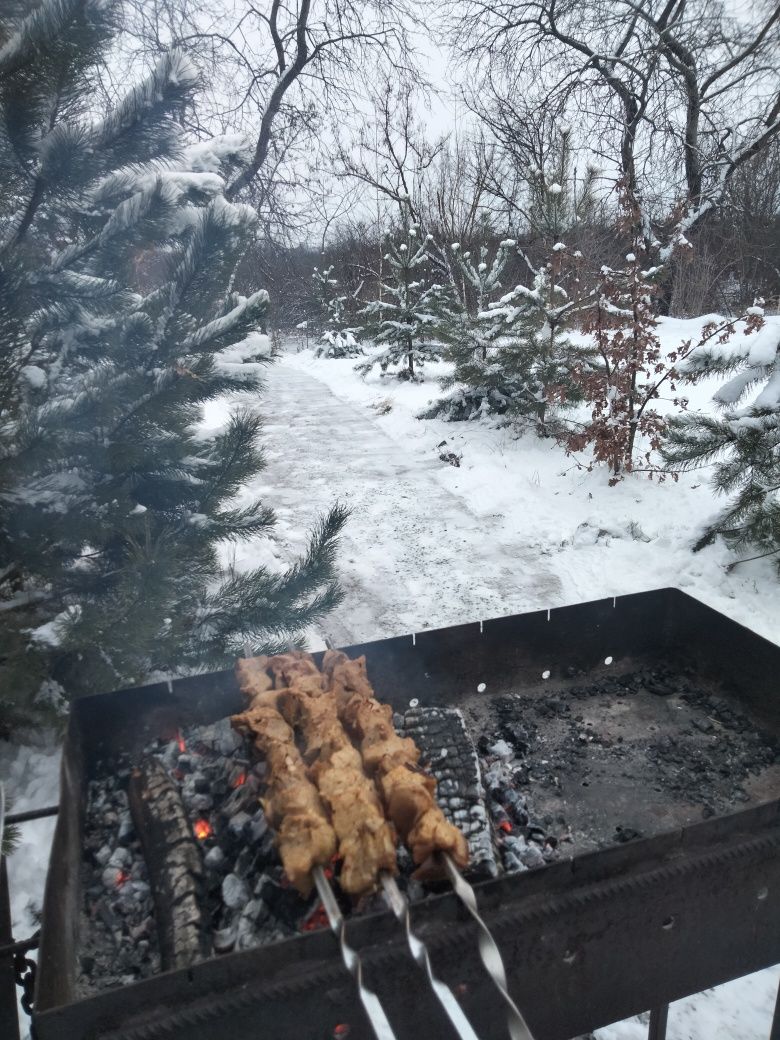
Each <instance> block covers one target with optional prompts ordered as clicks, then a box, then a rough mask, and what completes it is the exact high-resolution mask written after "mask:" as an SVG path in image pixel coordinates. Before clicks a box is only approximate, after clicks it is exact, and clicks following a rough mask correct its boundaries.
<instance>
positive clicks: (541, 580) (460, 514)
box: [258, 359, 561, 645]
mask: <svg viewBox="0 0 780 1040" xmlns="http://www.w3.org/2000/svg"><path fill="white" fill-rule="evenodd" d="M267 382H268V389H267V392H266V394H265V395H264V399H263V405H264V408H263V410H264V414H265V415H266V416H267V417H268V418H267V420H266V425H265V428H264V438H263V442H264V446H265V453H266V459H267V464H268V465H267V468H266V470H265V471H264V473H263V474H262V486H261V487H260V488H259V489H258V490H259V491H260V493H261V494H262V493H263V491H264V490H265V486H266V485H267V487H268V489H269V490H270V488H273V489H274V493H273V498H270V496H264V497H265V500H266V501H272V502H273V505H274V508H275V509H276V510H277V512H278V514H279V517H280V520H282V522H283V523H282V528H283V530H284V529H286V530H287V532H288V533H287V540H288V545H289V547H290V548H296V549H297V548H299V547H300V546H299V545H296V544H294V543H293V542H292V540H291V539H290V533H289V532H290V531H291V530H292V529H293V528H294V529H295V530H296V531H301V530H302V529H304V526H303V521H304V520H311V519H313V518H314V517H315V516H317V515H321V514H322V513H323V512H324V511H325V510H326V509H327V508H328V506H330V505H331V504H332V503H333V502H335V501H336V500H338V501H340V502H342V503H344V504H345V505H347V506H348V507H349V508H350V509H351V510H352V516H351V518H350V520H349V522H348V524H347V527H346V530H345V532H344V535H343V538H342V544H341V551H340V553H339V560H338V566H339V573H340V578H341V581H342V584H343V586H344V590H345V592H346V596H345V599H344V602H343V603H342V605H341V607H340V608H339V609H338V610H337V611H335V612H334V614H332V615H331V616H330V617H329V618H328V619H327V621H326V622H325V624H324V630H325V634H326V635H327V636H328V638H330V639H331V640H332V641H333V642H334V643H335V644H336V645H346V644H348V643H352V642H357V641H362V640H367V639H372V638H377V637H381V636H389V635H400V634H402V633H406V632H413V631H416V630H419V629H420V628H425V627H436V626H441V625H447V624H456V623H458V622H462V621H475V620H479V619H481V618H488V617H494V616H496V615H500V614H507V613H516V612H519V611H523V610H529V609H532V608H536V607H546V606H548V605H552V603H553V602H559V601H560V599H561V589H560V582H559V579H558V578H557V576H556V575H555V574H554V573H553V572H552V570H551V569H550V567H549V565H548V564H547V562H546V561H545V560H544V558H543V557H541V556H540V555H539V554H538V552H536V551H535V550H533V549H531V548H529V547H528V545H527V543H526V544H523V543H522V542H520V541H517V540H507V538H506V532H505V525H504V524H503V523H502V520H503V518H502V517H489V516H488V517H485V516H477V515H476V514H475V513H473V512H472V511H471V510H470V509H469V508H468V506H467V505H466V504H465V503H464V502H463V501H462V500H461V499H459V498H458V497H456V496H455V495H454V494H452V492H450V491H448V490H447V489H446V488H445V487H444V486H443V485H442V484H440V483H438V481H437V479H436V471H440V470H441V469H442V463H441V462H440V461H439V460H438V458H436V456H432V457H431V458H430V459H427V458H425V457H421V456H420V455H419V453H416V452H415V451H413V450H412V449H411V448H410V450H409V451H407V452H404V450H403V448H402V447H400V446H399V445H398V443H397V442H395V441H393V440H392V439H391V438H390V437H389V436H388V435H387V434H386V433H385V432H384V431H383V430H382V429H380V428H379V427H378V426H377V425H376V424H375V423H374V422H372V421H371V417H372V413H371V412H370V411H368V410H367V409H362V410H361V409H359V408H358V407H357V406H356V405H354V404H351V403H347V402H344V401H341V400H339V399H338V398H337V397H336V396H335V395H334V394H333V393H332V392H331V390H330V389H329V388H328V387H327V386H326V385H325V384H324V383H321V382H320V381H319V380H317V379H315V378H313V377H312V376H310V375H308V374H307V373H305V372H302V371H300V370H299V369H297V368H294V367H293V366H292V365H291V364H289V363H286V360H285V359H282V360H281V361H280V363H279V364H277V365H274V366H273V368H272V369H271V370H270V371H269V373H268V376H267ZM304 513H305V514H306V515H304Z"/></svg>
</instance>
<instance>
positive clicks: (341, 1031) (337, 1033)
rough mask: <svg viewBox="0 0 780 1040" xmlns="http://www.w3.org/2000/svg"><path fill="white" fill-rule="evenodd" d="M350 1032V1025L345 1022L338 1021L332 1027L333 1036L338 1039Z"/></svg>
mask: <svg viewBox="0 0 780 1040" xmlns="http://www.w3.org/2000/svg"><path fill="white" fill-rule="evenodd" d="M350 1032H351V1030H350V1027H349V1025H348V1024H347V1023H346V1022H339V1024H338V1025H337V1026H334V1027H333V1036H334V1037H337V1038H338V1040H343V1038H344V1037H345V1036H349V1034H350Z"/></svg>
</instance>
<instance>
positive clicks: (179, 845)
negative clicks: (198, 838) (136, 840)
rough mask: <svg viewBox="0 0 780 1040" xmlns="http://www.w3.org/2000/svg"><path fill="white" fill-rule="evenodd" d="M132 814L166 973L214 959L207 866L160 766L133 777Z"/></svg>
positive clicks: (136, 771)
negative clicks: (205, 909)
mask: <svg viewBox="0 0 780 1040" xmlns="http://www.w3.org/2000/svg"><path fill="white" fill-rule="evenodd" d="M129 796H130V811H131V813H132V815H133V821H134V823H135V827H136V830H137V832H138V834H139V835H140V836H141V841H142V844H143V848H144V853H145V855H146V863H147V867H148V869H149V876H150V879H151V881H152V891H153V892H154V900H155V909H156V913H157V926H158V932H159V940H160V956H161V962H162V964H161V966H162V969H163V971H169V970H176V969H179V968H186V967H189V966H190V965H191V964H194V963H196V962H197V961H199V960H203V959H205V958H206V957H209V956H210V955H211V944H210V940H209V938H208V929H207V926H206V924H207V923H206V922H205V921H204V919H203V914H202V911H201V906H203V884H204V877H203V860H202V856H201V853H200V849H199V848H198V846H197V845H196V843H195V840H194V838H193V836H192V831H191V828H190V823H189V820H188V818H187V813H186V811H185V809H184V805H183V803H182V801H181V796H180V794H179V791H178V790H177V788H176V787H175V785H174V784H173V783H172V782H171V781H170V779H169V778H168V775H167V773H166V772H165V770H164V769H163V767H162V766H161V765H160V764H159V763H157V762H150V763H147V764H146V765H145V766H144V767H143V769H134V770H133V772H132V774H131V776H130V787H129Z"/></svg>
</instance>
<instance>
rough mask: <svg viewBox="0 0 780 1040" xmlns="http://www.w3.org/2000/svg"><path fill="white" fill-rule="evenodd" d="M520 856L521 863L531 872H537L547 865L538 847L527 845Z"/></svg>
mask: <svg viewBox="0 0 780 1040" xmlns="http://www.w3.org/2000/svg"><path fill="white" fill-rule="evenodd" d="M518 855H519V859H520V862H521V863H522V864H523V866H524V867H527V868H528V869H529V870H536V869H537V868H538V867H543V866H544V865H545V861H544V856H543V855H542V853H541V852H540V851H539V848H538V847H537V846H536V845H530V844H529V845H526V846H525V848H523V849H522V850H521V851H520V852H519V853H518Z"/></svg>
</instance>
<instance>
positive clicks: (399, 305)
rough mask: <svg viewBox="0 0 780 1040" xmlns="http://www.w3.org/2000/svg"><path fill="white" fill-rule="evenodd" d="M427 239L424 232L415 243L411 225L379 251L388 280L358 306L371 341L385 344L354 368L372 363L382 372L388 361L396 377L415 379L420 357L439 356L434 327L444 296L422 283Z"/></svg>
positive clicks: (421, 363) (366, 369)
mask: <svg viewBox="0 0 780 1040" xmlns="http://www.w3.org/2000/svg"><path fill="white" fill-rule="evenodd" d="M430 241H431V238H430V236H427V237H426V238H425V239H424V240H423V241H420V240H419V234H418V230H417V228H416V227H414V226H412V227H410V228H408V230H407V232H406V235H405V241H404V242H401V243H400V244H398V245H391V246H390V250H389V252H388V253H386V254H385V260H386V261H387V262H388V264H389V266H390V272H391V274H392V279H393V280H392V282H388V283H383V284H382V287H381V288H382V292H383V293H384V295H383V296H382V297H381V298H380V299H378V300H374V301H372V302H371V303H369V304H368V305H367V306H366V307H364V308H363V310H362V311H361V314H363V315H365V316H366V317H367V318H368V327H369V329H373V330H374V339H375V340H376V342H377V343H379V344H386V346H385V349H384V350H382V351H380V352H379V353H378V354H373V355H372V356H371V357H370V358H368V359H367V360H366V361H365V362H363V363H362V364H360V365H357V366H356V370H357V371H358V372H360V373H362V374H364V375H365V374H366V373H367V372H369V371H370V370H371V369H372V368H374V367H375V366H376V365H378V366H379V367H380V368H381V369H382V372H383V373H384V372H386V371H387V369H388V368H389V367H390V366H391V365H400V366H402V367H401V368H400V369H399V370H398V372H397V373H396V374H397V375H398V378H399V379H412V380H419V379H420V378H421V375H420V372H421V369H422V368H423V366H424V364H425V363H426V361H436V360H438V358H439V357H440V356H441V351H442V344H441V342H440V341H439V340H438V339H437V337H436V330H437V328H438V326H439V323H440V321H441V316H442V312H443V311H444V310H446V308H447V306H448V298H449V294H448V292H447V290H446V289H445V288H444V287H443V286H441V285H439V284H437V283H435V282H434V283H431V284H426V279H425V267H426V265H427V264H428V263H429V260H430V257H429V255H428V245H429V242H430Z"/></svg>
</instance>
